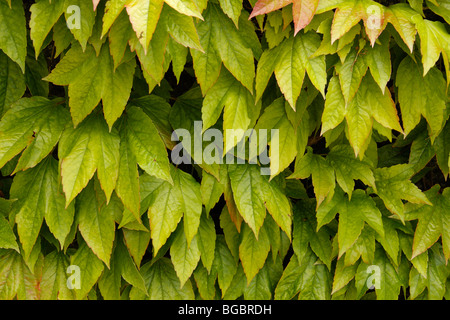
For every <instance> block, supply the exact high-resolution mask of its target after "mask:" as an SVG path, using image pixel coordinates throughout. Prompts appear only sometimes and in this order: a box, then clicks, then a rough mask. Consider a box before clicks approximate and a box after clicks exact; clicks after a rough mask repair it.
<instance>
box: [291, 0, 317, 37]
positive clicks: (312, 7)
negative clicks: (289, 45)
mask: <svg viewBox="0 0 450 320" xmlns="http://www.w3.org/2000/svg"><path fill="white" fill-rule="evenodd" d="M318 4H319V0H294V5H293V7H292V14H293V17H294V25H295V33H294V34H295V35H296V34H297V33H298V32H299V31H300V30H302V29H303V28H304V27H306V26H307V25H308V24H309V23H310V22H311V20H312V18H313V17H314V14H315V13H316V9H317V5H318Z"/></svg>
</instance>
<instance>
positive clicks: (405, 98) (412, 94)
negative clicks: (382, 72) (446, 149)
mask: <svg viewBox="0 0 450 320" xmlns="http://www.w3.org/2000/svg"><path fill="white" fill-rule="evenodd" d="M396 85H397V87H398V100H399V102H400V108H401V110H402V118H403V126H404V128H405V134H406V135H407V134H408V133H410V132H411V130H412V129H414V128H415V127H416V126H417V125H418V124H419V121H420V118H421V115H423V116H424V118H425V119H426V120H427V122H428V126H429V127H428V129H429V135H430V138H431V141H432V142H433V141H434V139H435V138H436V137H437V135H438V134H439V132H440V131H441V129H442V127H443V126H444V124H445V123H444V122H443V121H444V115H445V110H446V105H445V104H446V101H447V98H446V94H445V92H446V89H445V88H446V86H445V80H444V78H443V76H442V73H441V72H440V71H439V70H438V69H436V68H431V69H430V70H429V72H427V74H426V75H425V76H422V69H421V67H420V66H419V65H418V64H417V63H415V62H414V61H413V60H412V59H411V58H409V57H406V58H405V59H404V60H403V61H402V62H401V63H400V65H399V67H398V70H397V78H396Z"/></svg>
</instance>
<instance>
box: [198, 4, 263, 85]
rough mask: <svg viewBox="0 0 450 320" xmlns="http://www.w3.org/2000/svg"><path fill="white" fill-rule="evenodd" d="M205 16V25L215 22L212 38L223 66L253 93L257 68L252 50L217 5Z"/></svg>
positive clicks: (209, 8)
mask: <svg viewBox="0 0 450 320" xmlns="http://www.w3.org/2000/svg"><path fill="white" fill-rule="evenodd" d="M204 15H205V23H207V24H209V21H214V22H211V24H210V25H211V31H210V32H211V34H210V37H211V40H212V41H213V44H214V48H215V49H216V52H217V53H218V55H219V56H220V59H221V60H222V62H223V64H224V65H225V67H226V68H227V69H228V70H229V71H230V72H231V73H232V74H233V75H234V76H235V78H236V79H237V80H238V81H239V82H241V83H242V84H243V86H244V87H246V88H247V89H248V90H249V91H250V92H251V93H252V92H253V79H254V77H255V67H254V58H253V52H252V50H251V48H250V47H249V46H248V44H247V42H246V41H245V39H244V38H243V37H242V35H241V34H240V33H239V32H238V31H237V29H236V27H235V25H234V24H233V22H232V21H231V20H230V19H229V18H228V17H227V16H226V15H225V14H224V13H223V12H222V10H221V9H220V8H219V7H218V6H217V5H214V4H212V5H210V6H208V9H207V10H206V11H205V13H204ZM199 28H200V27H199ZM204 49H205V50H207V48H204Z"/></svg>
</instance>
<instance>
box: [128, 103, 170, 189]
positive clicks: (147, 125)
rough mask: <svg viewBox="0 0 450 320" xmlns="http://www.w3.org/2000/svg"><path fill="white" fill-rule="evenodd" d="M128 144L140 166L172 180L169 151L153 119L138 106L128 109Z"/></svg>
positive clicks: (167, 179) (157, 175)
mask: <svg viewBox="0 0 450 320" xmlns="http://www.w3.org/2000/svg"><path fill="white" fill-rule="evenodd" d="M125 126H126V128H127V140H128V145H129V147H130V149H131V151H132V153H133V154H134V156H135V157H136V160H137V163H138V164H139V166H140V167H141V168H142V169H143V170H144V171H145V172H147V173H148V174H151V175H154V176H155V177H158V178H160V179H164V180H166V181H169V182H172V178H171V176H170V167H169V160H168V158H167V151H166V148H165V146H164V143H163V141H162V140H161V137H160V136H159V134H158V130H157V129H156V127H155V125H154V124H153V122H152V120H151V119H150V118H149V117H148V116H147V115H146V114H145V113H144V111H143V110H142V109H140V108H137V107H130V108H128V109H127V114H126V122H125Z"/></svg>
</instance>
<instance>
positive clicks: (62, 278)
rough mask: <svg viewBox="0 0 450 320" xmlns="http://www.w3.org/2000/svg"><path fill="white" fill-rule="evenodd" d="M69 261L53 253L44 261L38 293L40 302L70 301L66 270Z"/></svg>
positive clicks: (61, 255)
mask: <svg viewBox="0 0 450 320" xmlns="http://www.w3.org/2000/svg"><path fill="white" fill-rule="evenodd" d="M68 267H69V259H68V258H67V257H66V256H65V255H64V254H62V253H58V252H57V251H53V252H51V253H50V254H48V255H47V256H45V259H44V266H43V268H42V279H41V282H40V286H39V287H40V293H41V299H42V300H56V299H58V300H72V299H73V298H74V295H73V291H71V290H70V289H69V288H68V286H67V283H68V280H69V279H68V278H69V275H68V273H66V272H67V268H68Z"/></svg>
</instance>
